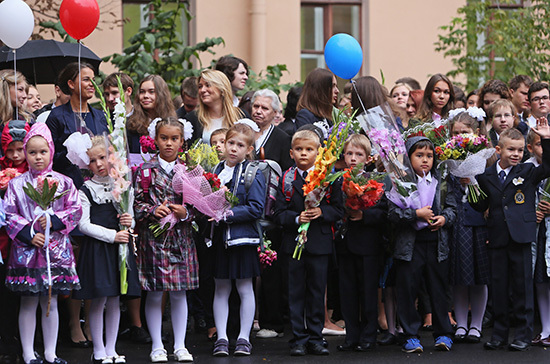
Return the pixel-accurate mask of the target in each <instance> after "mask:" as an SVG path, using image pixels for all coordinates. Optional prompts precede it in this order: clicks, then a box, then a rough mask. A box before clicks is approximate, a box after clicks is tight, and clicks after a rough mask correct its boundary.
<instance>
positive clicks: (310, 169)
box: [296, 166, 315, 176]
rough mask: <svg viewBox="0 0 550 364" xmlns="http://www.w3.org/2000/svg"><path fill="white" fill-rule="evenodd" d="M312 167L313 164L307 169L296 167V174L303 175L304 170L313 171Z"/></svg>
mask: <svg viewBox="0 0 550 364" xmlns="http://www.w3.org/2000/svg"><path fill="white" fill-rule="evenodd" d="M313 168H315V166H311V167H310V168H309V169H308V170H307V171H303V170H301V169H300V168H298V167H296V170H297V171H298V174H299V175H300V176H303V175H304V172H307V173H308V174H309V172H311V171H313Z"/></svg>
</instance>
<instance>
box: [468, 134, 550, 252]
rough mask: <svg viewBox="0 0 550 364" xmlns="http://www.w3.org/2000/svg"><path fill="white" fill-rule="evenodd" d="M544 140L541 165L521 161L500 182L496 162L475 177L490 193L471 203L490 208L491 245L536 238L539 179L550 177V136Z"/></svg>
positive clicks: (527, 241)
mask: <svg viewBox="0 0 550 364" xmlns="http://www.w3.org/2000/svg"><path fill="white" fill-rule="evenodd" d="M541 143H542V149H543V154H542V164H541V165H540V166H538V167H535V166H534V165H533V164H532V163H522V164H518V165H517V166H514V167H512V169H511V170H510V172H509V173H508V176H507V177H506V180H505V181H504V184H501V183H500V179H499V177H498V174H497V168H496V163H495V164H493V165H492V166H490V167H489V168H487V169H486V170H485V172H484V173H483V174H481V175H478V176H477V177H476V179H477V181H478V183H479V186H480V187H481V189H482V190H483V192H485V193H486V194H487V197H486V198H485V199H483V200H480V201H479V202H478V203H476V204H472V207H473V208H474V209H476V210H478V211H485V210H487V209H488V208H489V217H488V219H487V227H488V230H489V246H490V247H492V248H499V247H505V246H506V245H508V243H509V242H510V240H513V241H515V242H517V243H531V242H534V241H536V231H537V216H536V213H535V208H536V201H535V199H536V191H537V188H538V185H539V183H540V181H542V180H543V179H545V178H548V177H550V139H542V140H541ZM497 163H498V162H497Z"/></svg>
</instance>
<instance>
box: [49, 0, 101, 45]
mask: <svg viewBox="0 0 550 364" xmlns="http://www.w3.org/2000/svg"><path fill="white" fill-rule="evenodd" d="M59 19H60V20H61V25H63V29H65V31H66V32H67V33H68V34H69V35H70V36H71V37H73V38H74V39H77V40H81V39H84V38H86V37H87V36H88V35H90V34H91V33H92V32H93V31H94V29H95V27H96V26H97V23H99V5H98V4H97V0H63V2H62V3H61V7H60V8H59Z"/></svg>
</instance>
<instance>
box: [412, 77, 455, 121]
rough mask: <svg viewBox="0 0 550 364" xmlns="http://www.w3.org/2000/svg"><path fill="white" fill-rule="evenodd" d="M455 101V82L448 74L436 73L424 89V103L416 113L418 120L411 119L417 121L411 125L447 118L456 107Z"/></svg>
mask: <svg viewBox="0 0 550 364" xmlns="http://www.w3.org/2000/svg"><path fill="white" fill-rule="evenodd" d="M454 102H455V91H454V88H453V83H452V82H451V80H449V79H448V78H447V76H445V75H442V74H441V73H436V74H435V75H433V76H432V77H431V78H430V80H429V81H428V84H427V85H426V88H425V90H424V98H423V100H422V105H421V106H420V109H419V110H418V112H417V114H416V115H417V118H416V119H418V120H416V119H415V120H411V122H412V121H415V122H413V123H412V124H413V125H409V127H412V126H415V125H418V124H420V123H429V122H431V121H433V120H440V119H443V118H446V117H447V115H448V114H449V110H451V109H453V108H454Z"/></svg>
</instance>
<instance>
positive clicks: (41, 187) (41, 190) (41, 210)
mask: <svg viewBox="0 0 550 364" xmlns="http://www.w3.org/2000/svg"><path fill="white" fill-rule="evenodd" d="M58 186H59V181H58V180H57V179H56V178H54V177H51V176H43V175H40V176H38V178H37V179H36V187H35V186H33V185H32V183H30V182H28V183H27V185H26V186H24V187H23V191H24V192H25V194H26V195H27V196H28V197H29V198H30V199H31V200H33V201H34V202H36V204H37V205H38V206H37V207H36V209H35V210H34V215H35V216H36V217H35V218H34V221H33V222H32V224H31V236H34V235H35V231H34V226H35V224H37V223H38V221H39V219H40V218H41V217H45V218H46V229H45V230H44V249H46V254H45V255H46V264H47V274H48V308H47V314H46V315H47V316H49V314H50V302H51V298H52V267H51V263H50V251H49V250H50V228H51V216H52V215H54V212H53V210H52V209H51V204H52V203H53V202H54V201H55V200H58V199H60V198H61V197H63V195H65V194H67V193H68V192H69V190H67V191H64V192H62V193H60V194H58V195H56V193H57V187H58Z"/></svg>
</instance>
